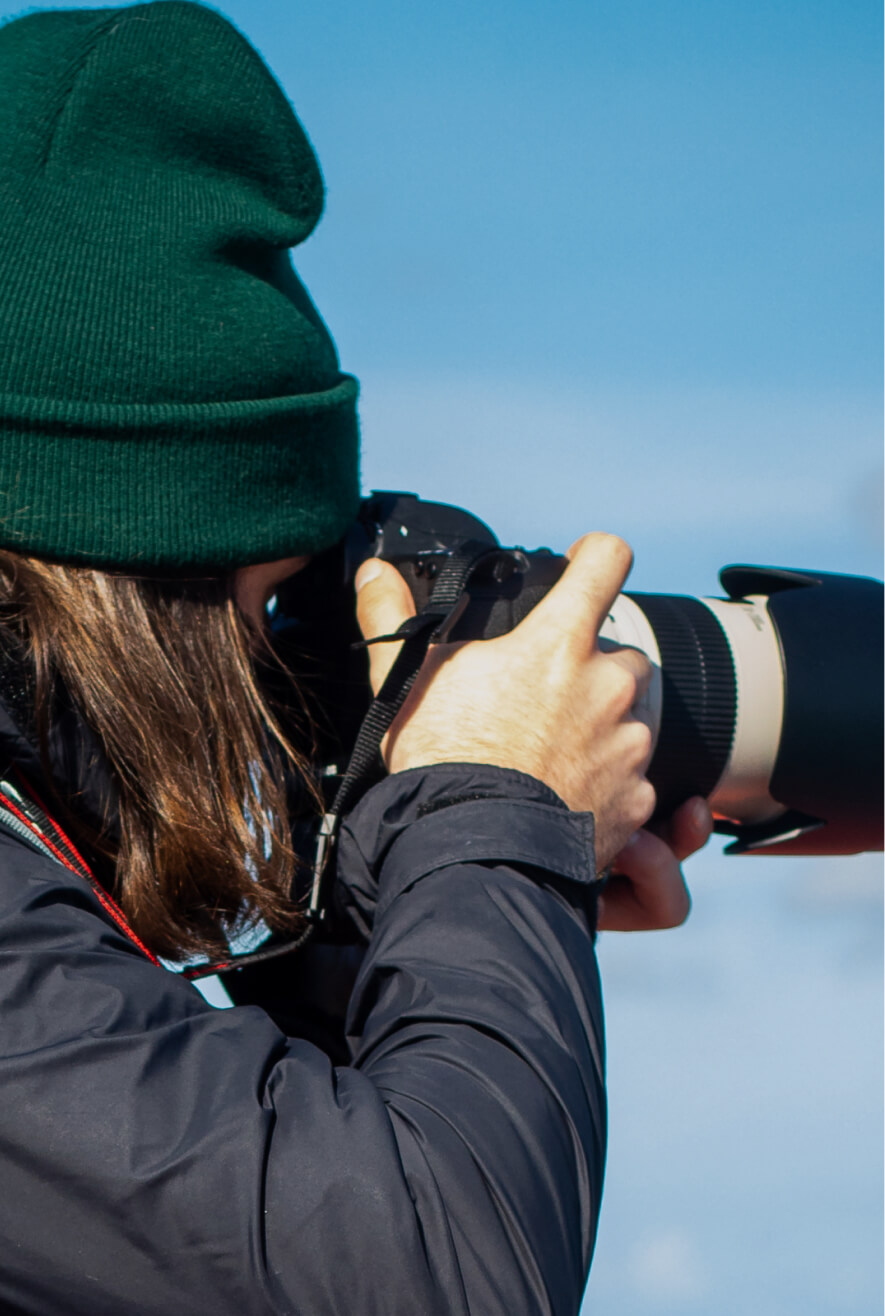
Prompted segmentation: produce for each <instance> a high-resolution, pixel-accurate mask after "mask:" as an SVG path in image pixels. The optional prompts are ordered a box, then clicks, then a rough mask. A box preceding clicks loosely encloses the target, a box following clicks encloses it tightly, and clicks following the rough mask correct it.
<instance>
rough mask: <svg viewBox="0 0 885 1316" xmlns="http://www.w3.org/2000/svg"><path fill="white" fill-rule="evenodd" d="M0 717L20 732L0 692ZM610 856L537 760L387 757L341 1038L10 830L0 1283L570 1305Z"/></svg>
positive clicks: (365, 810) (1, 974) (583, 1208)
mask: <svg viewBox="0 0 885 1316" xmlns="http://www.w3.org/2000/svg"><path fill="white" fill-rule="evenodd" d="M3 717H4V719H5V714H4V715H3ZM0 744H2V746H3V747H4V748H5V750H6V758H7V760H8V759H9V757H10V756H14V757H16V758H19V759H20V758H21V757H25V758H26V759H27V757H28V754H29V753H30V754H31V756H32V751H30V750H29V748H28V747H27V745H26V742H24V741H22V740H21V738H20V737H18V735H17V733H16V732H15V729H14V727H13V726H12V725H11V724H10V723H8V722H7V721H5V720H4V721H3V722H2V725H0ZM26 766H29V767H30V768H31V770H32V771H33V770H35V768H34V764H33V762H31V763H30V764H27V765H26ZM594 871H595V866H594V859H593V845H592V820H591V818H590V817H589V815H582V814H576V813H570V812H568V811H567V810H566V808H565V807H564V806H563V804H562V803H561V802H560V801H559V800H558V799H557V797H556V796H554V795H553V794H552V793H551V792H550V791H549V790H547V788H546V787H544V786H543V785H541V784H540V783H538V782H537V781H535V780H533V779H531V778H529V777H524V776H522V775H521V774H518V773H512V772H504V771H501V770H498V769H491V768H483V767H474V766H458V765H446V766H440V767H436V768H431V769H422V770H415V771H412V772H407V773H403V774H399V775H397V776H394V777H390V778H388V779H387V780H386V781H384V782H382V783H381V784H380V785H377V786H375V787H374V788H373V789H372V790H371V791H370V792H369V794H368V795H367V796H366V797H365V799H364V800H363V801H362V803H361V804H360V805H359V806H358V808H357V809H356V810H355V811H354V813H353V814H352V815H351V816H350V818H349V820H348V821H347V824H346V826H345V828H344V832H343V835H342V839H341V844H340V849H339V861H338V875H339V879H338V880H339V883H340V886H339V895H340V897H341V899H342V901H343V903H344V904H345V905H346V906H347V908H348V909H349V911H350V915H351V917H352V919H353V921H354V924H355V926H356V927H357V928H358V929H359V930H360V932H361V934H362V935H363V936H364V937H365V938H366V939H367V942H368V948H367V952H366V954H365V958H364V960H363V962H362V967H361V968H360V971H359V974H358V977H357V981H356V985H355V987H354V990H353V992H352V995H351V998H350V1006H349V1012H348V1016H347V1024H346V1029H347V1045H348V1048H349V1053H350V1058H349V1063H347V1064H346V1065H335V1064H333V1063H332V1060H331V1059H330V1057H329V1055H328V1054H327V1053H326V1052H325V1051H323V1050H321V1049H320V1048H318V1047H317V1046H315V1045H313V1044H312V1043H311V1042H308V1041H305V1040H303V1039H301V1038H299V1037H298V1036H292V1035H287V1034H286V1033H285V1032H284V1031H282V1030H281V1029H280V1027H278V1026H277V1024H276V1023H275V1022H274V1021H273V1019H272V1018H271V1017H270V1015H269V1014H268V1013H267V1012H265V1011H264V1010H263V1009H260V1008H256V1007H255V1006H245V1007H238V1008H235V1009H231V1010H216V1009H213V1008H212V1007H211V1006H209V1005H208V1004H207V1003H206V1002H205V1001H204V1000H203V998H202V997H201V996H200V995H199V993H198V992H197V991H196V989H195V988H194V987H193V986H192V985H191V984H189V983H188V982H186V981H185V980H183V979H182V978H181V977H179V976H176V975H175V974H173V973H170V972H167V971H166V970H165V969H163V968H158V967H156V966H155V965H153V964H151V963H150V962H149V961H148V959H147V958H145V956H144V955H143V954H142V953H141V952H140V951H139V950H138V949H137V947H136V946H134V945H133V944H132V942H131V941H129V940H128V939H127V938H126V937H125V936H124V935H123V933H122V932H120V930H119V929H118V928H117V927H116V926H115V925H114V924H113V922H112V921H111V920H110V919H109V918H108V917H107V915H106V914H105V912H104V910H103V909H102V907H101V905H100V904H99V902H98V900H97V899H96V897H95V895H94V894H93V892H92V891H91V889H90V888H89V886H88V885H87V884H86V883H85V881H83V880H81V879H80V878H79V877H77V876H76V875H75V874H73V873H71V872H68V871H67V870H66V869H65V868H64V867H62V866H61V865H59V864H57V863H56V862H54V861H53V860H51V859H48V858H46V857H44V856H43V855H40V854H38V853H36V852H34V851H33V850H32V849H30V848H29V847H28V846H27V845H26V844H25V843H24V842H22V841H21V840H19V839H18V838H17V837H15V836H14V835H12V834H10V833H7V832H3V831H0V1011H2V1014H0V1020H2V1023H0V1309H2V1311H3V1312H10V1313H12V1312H27V1313H37V1314H39V1316H50V1314H53V1313H58V1314H59V1316H62V1314H63V1316H76V1314H79V1313H83V1316H122V1313H127V1316H129V1314H132V1316H137V1314H140V1313H145V1314H146V1313H151V1314H152V1316H155V1314H160V1313H162V1314H163V1316H166V1314H167V1313H180V1312H187V1313H194V1316H203V1314H204V1313H205V1314H206V1316H209V1313H212V1316H225V1314H227V1313H230V1314H231V1316H234V1314H236V1316H252V1313H254V1314H255V1316H259V1314H261V1316H265V1314H267V1316H270V1314H274V1316H276V1314H279V1313H299V1314H300V1316H332V1314H333V1313H334V1314H335V1316H366V1314H368V1313H375V1314H377V1316H443V1313H445V1314H446V1316H449V1314H454V1316H466V1314H467V1313H471V1316H522V1314H525V1316H543V1313H557V1316H565V1314H566V1313H576V1312H577V1311H578V1308H579V1306H580V1302H581V1294H582V1291H583V1287H584V1283H585V1280H586V1274H587V1269H588V1266H589V1262H590V1255H591V1251H592V1247H593V1241H594V1236H595V1231H596V1220H597V1211H598V1206H599V1201H600V1195H601V1190H602V1169H603V1158H604V1145H605V1100H604V1086H603V1054H602V1048H603V1041H602V1012H601V1004H600V992H599V983H598V977H597V971H596V963H595V958H594V951H593V938H592V927H591V923H592V913H591V912H590V911H591V910H592V899H591V898H589V896H588V892H589V883H590V882H591V880H592V877H593V874H594ZM321 949H322V948H321ZM322 962H323V960H322V955H320V956H319V958H315V960H314V963H315V964H317V965H321V964H322ZM285 963H286V961H285V960H282V961H279V962H278V965H277V969H276V983H277V991H278V993H279V991H280V990H281V988H280V983H281V982H282V983H283V984H284V983H285ZM281 966H282V967H281ZM320 971H321V970H320V969H317V972H320ZM281 975H282V977H281ZM314 987H315V988H316V993H317V995H318V996H319V997H322V995H323V983H322V982H319V983H315V984H314ZM335 991H336V984H335V983H334V982H333V981H330V983H329V994H330V997H333V996H334V995H335ZM292 1013H293V1017H294V1018H297V1016H298V1011H297V1009H294V1010H293V1012H292ZM293 1031H294V1030H293Z"/></svg>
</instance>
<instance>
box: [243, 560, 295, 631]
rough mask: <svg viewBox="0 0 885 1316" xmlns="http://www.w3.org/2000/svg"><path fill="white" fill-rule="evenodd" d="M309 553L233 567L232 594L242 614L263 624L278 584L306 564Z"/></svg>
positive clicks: (256, 623)
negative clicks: (269, 600) (265, 613)
mask: <svg viewBox="0 0 885 1316" xmlns="http://www.w3.org/2000/svg"><path fill="white" fill-rule="evenodd" d="M309 561H310V554H309V553H307V554H304V555H303V556H302V557H283V558H278V559H277V560H276V561H275V562H253V563H252V564H251V565H250V566H248V567H237V568H236V570H235V571H234V598H235V600H236V603H237V607H238V608H239V609H240V612H242V614H243V616H244V617H248V619H249V621H251V622H252V624H253V626H257V627H258V628H259V629H260V628H261V627H262V626H263V625H264V610H265V608H266V607H267V602H268V599H269V598H270V597H271V595H272V594H273V592H274V590H275V588H276V587H277V585H279V584H280V583H281V581H284V580H286V579H287V578H288V577H289V576H294V575H295V573H296V571H300V570H301V569H302V567H306V566H307V564H308V562H309Z"/></svg>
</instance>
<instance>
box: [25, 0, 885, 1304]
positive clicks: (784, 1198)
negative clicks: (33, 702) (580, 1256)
mask: <svg viewBox="0 0 885 1316" xmlns="http://www.w3.org/2000/svg"><path fill="white" fill-rule="evenodd" d="M20 8H21V7H20V6H18V5H8V4H6V3H5V0H0V17H5V16H8V15H9V14H12V13H14V12H18V11H19V10H20ZM222 8H223V9H224V12H226V13H227V14H228V15H229V16H230V17H232V18H233V19H234V21H235V22H237V24H238V25H239V26H240V27H241V28H242V29H243V30H244V31H245V32H246V33H247V35H249V36H250V37H251V39H252V40H253V41H254V42H255V43H256V44H257V45H258V47H259V48H260V49H261V50H262V51H263V53H264V54H265V56H266V57H267V58H268V60H269V62H270V64H271V66H272V68H273V69H274V70H275V72H276V73H277V75H278V77H279V78H280V80H281V82H282V83H283V85H284V87H285V89H286V91H287V92H288V94H289V96H290V98H291V99H292V101H293V103H294V104H295V107H296V109H297V110H298V112H299V114H300V116H301V117H302V119H303V122H304V123H305V126H306V128H307V130H308V133H309V134H310V136H311V138H312V140H313V141H314V144H315V145H316V148H317V151H318V154H319V156H320V159H321V162H322V165H323V169H324V173H325V176H326V181H327V185H328V201H327V208H326V215H325V217H324V219H323V222H322V223H321V225H320V227H319V229H318V230H317V232H316V234H315V235H314V236H313V237H312V238H311V239H310V240H309V242H308V243H307V244H306V246H305V247H304V248H303V249H301V250H300V251H299V252H297V253H296V258H295V259H296V265H297V266H298V268H299V271H300V272H301V274H302V275H303V277H304V279H305V281H306V282H307V285H308V287H309V288H310V290H311V292H312V294H313V296H314V298H315V300H316V302H317V305H318V306H319V308H320V310H321V312H322V313H323V315H324V316H325V318H326V319H327V321H328V323H329V325H330V327H331V329H332V331H333V333H334V335H335V338H336V340H337V342H338V345H339V349H340V353H341V358H342V363H343V365H344V367H345V368H346V369H349V370H352V371H353V372H354V373H356V374H357V375H358V376H359V377H360V379H361V383H362V411H361V414H362V425H363V438H364V478H365V484H366V487H367V488H368V487H398V488H411V489H415V490H417V491H418V492H420V493H422V494H423V495H424V496H427V497H433V498H440V499H444V500H449V501H454V502H458V503H461V504H465V505H467V506H469V507H471V508H472V509H473V510H475V511H477V512H478V513H480V514H481V515H482V516H483V517H484V518H485V519H486V520H488V521H489V522H490V523H491V524H492V525H493V526H494V527H495V528H496V529H497V530H498V532H499V533H500V535H501V536H502V537H503V538H504V539H507V540H510V541H520V542H525V543H528V544H537V543H549V544H550V545H551V546H553V547H557V548H562V547H564V546H565V545H566V544H567V543H568V542H569V541H570V540H571V539H573V538H574V537H576V536H577V535H578V534H580V533H581V532H582V531H584V530H586V529H589V528H592V527H596V526H598V527H601V528H606V529H611V530H616V531H618V532H620V533H622V534H624V535H625V536H626V537H627V538H628V539H630V541H631V542H632V543H633V545H634V547H635V549H636V554H637V558H636V567H635V571H634V583H635V584H636V586H637V587H639V588H646V589H657V590H670V591H676V592H697V593H705V592H706V593H709V592H714V591H715V589H716V573H717V571H718V569H719V567H720V566H722V565H723V564H724V563H725V562H728V561H741V560H742V561H756V562H772V563H778V564H782V565H794V566H803V565H805V566H815V567H821V568H825V569H829V570H845V571H856V572H862V573H867V574H872V575H877V576H880V575H881V571H882V568H881V556H880V535H881V510H880V507H881V503H880V494H881V479H882V461H881V444H880V435H881V360H882V341H881V330H880V323H881V291H880V290H881V280H882V269H881V236H880V231H881V193H882V179H881V172H880V163H879V162H880V159H881V148H882V142H881V108H880V107H881V90H882V89H881V75H880V51H881V46H882V32H881V13H880V6H879V5H877V4H874V3H872V0H791V2H788V0H667V3H662V0H551V2H550V3H547V4H544V5H541V4H539V3H537V2H535V3H528V2H527V0H506V3H505V0H449V3H448V4H445V5H429V4H420V5H419V4H414V3H411V4H407V3H404V2H403V0H398V2H396V3H394V2H393V0H376V2H375V3H372V4H364V3H357V0H322V3H320V0H304V2H303V3H293V2H292V0H228V3H227V4H226V5H224V6H222ZM833 642H834V643H838V637H837V636H834V639H833ZM846 663H847V664H850V656H846ZM689 877H690V879H691V881H692V885H693V888H694V894H695V909H694V913H693V915H692V917H691V919H690V920H689V923H688V925H687V926H686V927H685V928H684V929H682V930H680V931H679V932H676V933H668V934H651V935H646V936H639V937H634V938H625V937H620V938H619V937H615V936H611V937H606V938H603V939H602V944H601V946H600V958H601V964H602V971H603V978H604V982H605V988H606V997H607V1016H608V1031H609V1055H610V1089H611V1115H612V1128H611V1152H610V1159H609V1172H608V1182H607V1187H606V1197H605V1202H604V1207H603V1221H602V1227H601V1232H600V1239H599V1248H598V1252H597V1258H596V1262H595V1264H594V1271H593V1275H592V1276H591V1282H590V1288H589V1290H588V1298H587V1302H586V1304H585V1306H586V1310H587V1312H592V1313H601V1316H609V1314H610V1313H617V1314H618V1316H665V1314H667V1313H679V1314H680V1316H691V1314H692V1313H694V1312H697V1313H704V1314H705V1316H708V1314H709V1313H710V1312H713V1311H715V1312H716V1313H717V1316H745V1313H746V1312H748V1311H750V1310H752V1311H753V1312H754V1313H759V1316H793V1313H796V1314H798V1313H801V1314H802V1316H837V1314H838V1316H878V1314H879V1313H881V1310H882V1244H881V1239H882V1206H881V1191H882V1182H881V1168H882V1122H881V1089H882V1073H881V1069H882V1059H881V1055H882V986H881V921H882V897H881V890H882V884H881V867H880V864H879V861H878V859H876V858H873V859H870V858H860V859H852V860H848V861H841V860H829V861H800V860H777V861H771V860H769V861H766V860H730V859H723V858H722V857H721V856H719V855H718V854H717V853H715V852H709V851H708V852H705V854H704V855H702V856H700V857H699V858H697V859H695V860H694V861H692V863H691V864H690V865H689Z"/></svg>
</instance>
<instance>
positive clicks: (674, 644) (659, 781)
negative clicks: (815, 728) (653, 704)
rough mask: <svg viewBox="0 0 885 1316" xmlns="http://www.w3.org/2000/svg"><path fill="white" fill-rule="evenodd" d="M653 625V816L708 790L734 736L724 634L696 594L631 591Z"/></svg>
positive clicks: (733, 696)
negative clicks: (658, 682)
mask: <svg viewBox="0 0 885 1316" xmlns="http://www.w3.org/2000/svg"><path fill="white" fill-rule="evenodd" d="M629 597H630V598H631V599H633V601H634V602H635V603H636V604H637V605H638V606H639V607H640V608H641V609H642V611H643V612H644V613H645V615H646V617H647V618H648V620H649V622H650V623H651V628H652V630H653V631H654V633H655V638H656V639H657V642H658V648H659V650H660V654H661V671H662V683H663V698H662V707H661V726H660V731H659V733H658V743H657V746H656V748H655V752H654V755H653V757H652V761H651V765H650V767H649V770H648V778H649V781H650V782H651V783H652V785H653V786H654V788H655V790H656V791H657V796H658V806H657V810H656V813H657V814H660V815H668V814H670V813H672V812H673V810H674V809H675V808H676V807H677V806H678V805H679V804H681V803H682V802H683V801H684V800H687V799H688V798H689V796H691V795H705V796H706V795H709V794H710V793H711V792H712V790H713V788H714V787H715V785H716V783H717V782H718V781H719V778H720V777H721V776H722V773H723V770H724V768H725V765H726V763H727V762H728V756H729V754H730V753H731V745H732V741H733V739H734V728H735V719H736V715H737V681H736V678H735V670H734V661H733V659H732V655H731V649H730V648H729V644H728V640H727V638H726V635H725V632H724V631H723V629H722V627H721V626H720V625H719V622H718V621H717V619H716V617H715V616H714V615H713V613H712V612H711V611H710V609H709V608H707V607H705V606H704V604H703V603H701V602H699V601H698V600H697V599H693V598H687V597H684V596H682V595H677V594H630V595H629Z"/></svg>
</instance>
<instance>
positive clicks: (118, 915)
mask: <svg viewBox="0 0 885 1316" xmlns="http://www.w3.org/2000/svg"><path fill="white" fill-rule="evenodd" d="M29 789H30V788H29ZM0 800H2V801H3V805H4V808H7V809H8V810H9V812H10V813H11V814H14V815H15V817H16V818H18V819H19V821H20V822H23V823H24V825H25V826H26V827H27V828H28V830H29V831H31V832H33V833H34V835H35V836H38V837H39V838H40V840H41V841H42V842H43V844H44V845H45V846H46V847H47V848H48V849H49V850H51V851H52V853H53V854H54V855H55V857H56V859H57V860H58V862H59V863H60V864H63V865H64V867H65V868H67V870H68V872H70V873H76V875H77V877H85V879H86V880H87V882H88V883H89V885H90V887H91V888H92V891H93V894H94V895H95V897H96V898H97V900H98V901H99V903H100V904H101V905H102V907H103V908H104V910H105V912H106V913H108V914H109V915H110V916H111V918H112V919H113V920H114V922H115V923H116V924H117V926H118V927H119V928H120V930H121V931H122V932H124V933H125V934H126V936H127V937H128V938H129V940H130V941H131V942H133V943H134V944H135V945H136V946H137V947H138V949H139V950H140V951H141V952H142V953H143V954H144V955H146V956H147V957H148V959H149V960H150V962H151V964H156V965H157V967H158V968H159V967H161V965H160V961H159V960H158V959H157V957H156V955H154V954H153V952H152V951H149V950H148V948H147V946H146V945H145V944H144V942H143V941H142V940H141V938H140V937H137V936H136V935H135V933H134V932H133V931H132V929H131V928H130V926H129V924H128V922H127V920H126V915H125V914H124V913H123V911H122V909H121V908H120V906H119V905H118V904H117V902H116V900H114V899H113V898H112V897H111V896H109V895H108V893H107V891H105V889H104V888H103V887H102V886H99V884H98V882H97V881H96V880H95V878H94V877H93V876H92V872H91V871H90V868H89V865H88V864H87V863H86V861H85V860H84V859H83V858H82V857H81V855H80V853H79V851H78V850H77V848H76V847H75V846H74V845H73V844H72V842H71V841H69V840H68V838H67V836H66V835H65V833H64V832H63V831H62V829H61V828H60V827H59V825H58V823H57V822H56V821H55V819H54V818H50V817H49V814H48V813H47V814H46V817H47V820H48V821H49V822H50V823H51V824H52V826H53V828H54V829H55V831H56V832H57V833H58V835H59V836H60V837H61V839H62V841H63V842H64V844H65V845H66V846H68V848H69V849H70V851H71V854H73V855H76V857H77V859H78V860H79V862H80V863H81V864H82V866H83V871H82V872H80V871H79V869H77V868H76V867H75V866H74V865H73V864H72V863H71V861H70V859H68V857H67V855H66V854H64V853H63V851H61V850H60V849H59V848H58V846H57V845H55V844H54V843H53V842H52V840H51V839H50V837H48V836H47V835H46V834H45V832H42V831H41V830H40V828H39V827H38V826H37V825H36V823H33V822H32V821H31V819H30V818H29V817H28V816H27V814H25V813H22V811H21V809H19V808H18V807H17V805H15V804H14V803H13V801H12V800H11V799H10V798H9V796H8V795H4V794H3V792H2V791H0ZM34 800H35V803H37V804H38V805H39V807H40V808H41V809H42V808H43V806H42V805H40V802H39V800H37V798H36V796H35V797H34ZM43 812H44V813H46V810H45V809H43Z"/></svg>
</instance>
